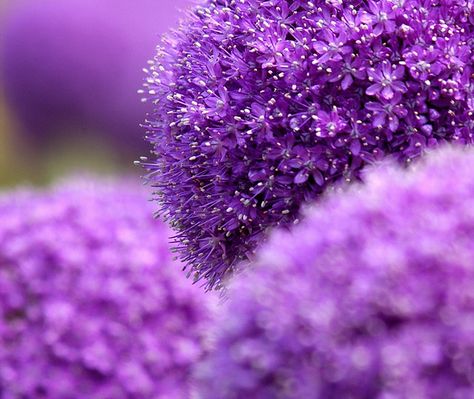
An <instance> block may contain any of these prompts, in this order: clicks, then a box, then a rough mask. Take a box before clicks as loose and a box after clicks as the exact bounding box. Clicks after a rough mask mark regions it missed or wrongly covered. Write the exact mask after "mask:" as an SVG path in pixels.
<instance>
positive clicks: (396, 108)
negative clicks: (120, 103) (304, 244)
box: [145, 0, 474, 286]
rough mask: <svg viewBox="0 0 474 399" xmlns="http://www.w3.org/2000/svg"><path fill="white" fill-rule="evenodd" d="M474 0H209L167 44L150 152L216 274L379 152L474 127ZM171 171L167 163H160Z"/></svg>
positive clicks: (187, 233)
mask: <svg viewBox="0 0 474 399" xmlns="http://www.w3.org/2000/svg"><path fill="white" fill-rule="evenodd" d="M473 26H474V5H473V3H472V1H461V0H436V1H425V0H368V1H360V0H350V1H340V0H315V1H300V0H297V1H296V0H291V1H289V0H268V1H262V0H241V1H234V0H232V1H227V0H225V1H224V0H208V1H207V2H206V3H205V5H203V6H200V7H197V8H196V9H195V11H194V13H193V14H192V17H191V18H189V21H187V22H186V24H184V25H183V27H182V28H181V31H180V32H178V33H177V34H176V35H174V36H172V38H171V39H170V43H171V44H170V46H169V47H167V48H166V49H162V50H160V51H159V53H158V55H157V57H156V59H155V64H154V65H153V67H152V68H151V70H150V75H149V78H148V83H147V88H148V90H149V96H150V97H151V98H152V99H153V100H154V102H155V104H156V111H155V113H154V115H153V117H150V118H149V119H150V120H149V121H148V122H147V124H148V129H149V140H150V141H151V142H152V143H154V146H155V151H156V153H157V154H158V157H157V158H158V159H157V160H151V161H150V162H149V163H146V165H145V166H146V167H147V168H149V169H150V173H151V174H150V178H151V180H152V181H153V184H154V185H155V186H156V187H157V188H158V197H159V199H160V201H161V204H162V205H161V207H162V213H163V214H164V215H165V216H167V217H168V218H169V219H170V220H171V221H172V222H173V224H174V225H175V227H176V229H177V231H178V234H177V241H178V242H179V243H180V244H179V245H178V247H179V248H180V249H181V250H182V258H183V259H184V261H185V262H186V263H187V264H189V265H190V266H191V269H192V271H194V272H197V273H198V277H205V278H207V279H208V281H209V285H211V286H212V285H214V284H218V283H220V282H221V281H222V277H223V276H225V275H226V274H227V273H228V272H229V271H230V270H232V268H233V266H234V265H235V264H236V262H237V261H239V260H241V259H245V258H246V257H248V255H249V254H252V253H253V252H254V250H255V247H256V244H257V243H258V242H259V241H261V240H262V238H263V237H264V236H262V232H265V231H266V230H267V229H268V228H269V227H273V226H276V225H286V224H290V223H292V222H293V221H294V220H295V219H296V218H297V217H298V212H299V209H300V206H301V204H302V203H303V202H304V201H306V200H309V199H314V198H316V197H318V196H319V195H320V194H321V193H322V192H323V191H324V190H325V189H326V188H327V187H328V186H329V185H330V184H331V183H333V182H336V181H340V180H342V181H343V180H349V181H350V180H353V179H355V178H357V177H358V175H359V170H360V169H361V168H362V167H363V166H364V165H365V164H367V163H371V162H373V161H374V160H379V159H381V158H382V157H383V156H384V155H387V154H394V156H395V157H396V158H397V159H399V160H401V161H410V160H411V159H413V158H414V157H417V156H418V155H420V154H421V153H422V152H423V150H424V149H426V148H428V147H434V146H436V145H437V143H439V142H444V141H457V142H461V143H470V142H472V130H473V127H474V122H473V121H474V118H473V109H474V77H473V71H474V70H473V67H472V65H473V60H474V58H473V57H474V51H473V50H474V30H473ZM155 171H156V176H155V175H154V174H153V173H154V172H155Z"/></svg>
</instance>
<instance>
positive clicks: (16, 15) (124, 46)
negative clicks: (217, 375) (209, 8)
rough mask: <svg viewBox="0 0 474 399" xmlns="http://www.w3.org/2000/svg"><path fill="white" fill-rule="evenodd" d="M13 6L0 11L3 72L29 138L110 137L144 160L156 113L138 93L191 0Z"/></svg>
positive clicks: (26, 0) (31, 0)
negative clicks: (150, 115) (148, 122)
mask: <svg viewBox="0 0 474 399" xmlns="http://www.w3.org/2000/svg"><path fill="white" fill-rule="evenodd" d="M9 3H11V4H9V5H8V7H7V12H6V13H5V16H3V15H0V19H1V22H2V23H1V24H0V37H1V39H2V40H1V43H0V53H2V54H1V55H0V69H1V72H2V74H3V75H4V76H3V78H4V79H2V83H3V82H4V86H5V92H6V97H7V99H8V101H9V105H10V107H11V109H12V111H13V112H14V114H15V115H16V116H17V118H18V119H19V122H20V124H21V126H22V127H23V128H24V130H25V131H26V133H27V137H28V138H30V139H31V140H33V141H34V143H35V144H37V145H38V146H39V145H41V146H45V145H47V144H48V143H50V141H51V140H52V139H56V138H57V137H56V136H59V135H61V136H62V135H65V134H66V132H67V134H69V135H73V134H74V132H75V131H76V130H79V131H76V135H77V136H79V135H81V137H82V136H83V135H84V132H88V133H89V134H91V135H92V134H102V135H103V137H105V138H106V139H108V141H109V143H112V144H114V145H115V146H116V147H117V148H118V149H120V150H122V151H126V152H127V154H128V153H130V152H132V151H133V154H134V156H133V157H134V158H133V159H136V157H138V155H139V153H140V150H139V149H140V148H145V145H144V140H143V130H142V129H140V127H139V125H140V123H141V122H142V121H143V114H144V113H145V112H146V111H149V108H147V107H146V106H143V105H141V104H140V98H139V97H138V96H137V94H136V90H137V88H138V87H139V86H140V84H141V81H142V76H143V73H142V72H141V69H142V68H143V65H144V64H145V63H146V61H147V59H148V58H149V54H150V53H151V52H152V51H153V49H154V48H155V45H156V41H157V38H158V34H160V33H163V32H164V31H165V30H166V29H167V28H168V27H170V26H172V25H173V23H176V22H177V19H178V15H179V13H178V11H177V7H178V6H180V7H181V6H182V7H184V6H185V5H186V4H187V3H189V0H159V1H156V0H134V1H130V0H68V1H61V0H41V1H37V0H22V1H11V2H9ZM75 129H76V130H75Z"/></svg>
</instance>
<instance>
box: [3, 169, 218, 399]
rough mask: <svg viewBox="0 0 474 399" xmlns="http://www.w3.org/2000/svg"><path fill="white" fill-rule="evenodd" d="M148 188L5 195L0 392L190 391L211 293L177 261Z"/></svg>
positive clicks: (103, 183)
mask: <svg viewBox="0 0 474 399" xmlns="http://www.w3.org/2000/svg"><path fill="white" fill-rule="evenodd" d="M146 197H147V195H146V194H145V193H144V192H143V190H142V187H140V186H138V187H137V186H136V185H135V184H132V183H131V182H129V181H124V182H121V181H114V182H112V181H111V182H109V181H108V180H105V179H104V180H95V179H91V178H84V179H76V180H74V181H72V180H71V181H68V182H67V183H63V184H58V185H57V186H56V187H54V188H52V189H51V190H49V191H34V190H30V189H17V190H16V191H14V192H11V193H4V194H2V195H1V196H0V212H1V214H2V222H1V223H0V397H1V398H4V399H19V398H31V399H32V398H35V399H40V398H42V399H65V398H68V399H84V398H88V399H99V398H100V399H112V398H113V399H150V398H154V399H155V398H156V399H160V398H163V399H165V398H166V399H183V398H185V397H187V396H188V394H189V382H188V379H189V375H190V369H191V364H192V363H194V362H195V361H196V360H197V359H199V358H200V356H201V354H202V349H201V348H202V345H201V341H202V331H203V327H204V325H205V323H206V322H207V318H208V310H209V309H208V306H210V305H211V302H212V296H209V295H206V294H205V293H204V292H203V290H202V289H199V288H198V287H195V286H193V285H192V284H189V280H187V279H186V278H185V276H183V274H182V273H181V272H180V270H179V267H177V265H176V264H175V262H173V261H172V256H171V254H170V251H169V248H168V241H167V239H168V234H169V231H168V228H167V226H165V225H164V224H163V223H157V221H156V220H154V219H153V217H152V216H151V209H150V207H149V206H144V204H146Z"/></svg>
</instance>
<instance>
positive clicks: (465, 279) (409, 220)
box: [195, 149, 474, 399]
mask: <svg viewBox="0 0 474 399" xmlns="http://www.w3.org/2000/svg"><path fill="white" fill-rule="evenodd" d="M473 168H474V152H473V151H472V150H470V151H469V152H468V151H462V150H452V149H447V150H443V151H442V152H440V153H437V154H434V153H433V154H432V155H429V157H427V158H426V162H421V163H418V164H417V165H416V167H415V168H413V169H411V170H410V171H408V172H406V171H401V170H399V169H396V168H393V167H385V168H382V169H379V170H377V171H373V172H371V173H370V174H369V175H368V177H367V184H366V186H361V187H359V186H353V187H352V189H351V190H349V192H346V193H344V195H340V194H337V195H330V196H329V197H328V198H326V199H324V200H323V201H322V203H320V204H319V206H315V207H314V208H312V209H310V210H309V211H307V212H306V215H305V218H304V219H303V221H302V222H301V224H300V225H298V226H296V227H294V228H293V229H292V230H291V231H278V232H276V233H275V234H274V235H272V236H271V238H270V240H269V242H268V243H267V244H265V245H264V246H263V247H262V248H261V250H260V251H259V252H258V255H257V260H256V263H255V265H254V267H253V268H251V269H246V271H245V270H244V272H243V273H242V274H240V275H238V276H236V277H235V279H233V282H232V284H230V288H229V300H228V301H227V303H226V304H225V306H224V307H222V308H220V309H219V310H218V314H217V316H216V319H215V326H214V327H212V330H211V331H210V337H211V338H212V342H213V345H212V346H211V348H212V351H211V353H210V354H209V355H208V356H207V358H206V360H205V361H203V362H202V363H201V364H199V365H198V367H197V368H196V378H197V381H198V383H197V389H198V392H197V393H196V396H195V397H196V398H197V399H244V398H253V399H273V398H278V399H300V398H305V399H340V398H357V399H361V398H370V399H395V398H396V399H401V398H417V399H468V398H472V397H473V396H474V369H473V367H472V365H473V363H474V295H473V290H472V287H473V285H474V240H473V232H474V179H473V178H472V170H473Z"/></svg>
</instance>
